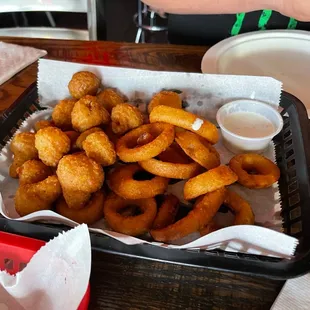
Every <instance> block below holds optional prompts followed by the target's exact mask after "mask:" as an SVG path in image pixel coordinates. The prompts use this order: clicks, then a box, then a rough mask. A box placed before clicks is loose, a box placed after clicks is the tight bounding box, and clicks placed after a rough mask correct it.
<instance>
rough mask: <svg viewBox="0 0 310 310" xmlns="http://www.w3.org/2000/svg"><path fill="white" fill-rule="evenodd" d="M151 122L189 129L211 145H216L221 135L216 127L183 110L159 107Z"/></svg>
mask: <svg viewBox="0 0 310 310" xmlns="http://www.w3.org/2000/svg"><path fill="white" fill-rule="evenodd" d="M150 122H151V123H155V122H163V123H168V124H171V125H175V126H178V127H181V128H184V129H187V130H189V131H192V132H194V133H196V134H198V135H199V136H202V137H203V138H205V139H206V140H207V141H208V142H210V143H211V144H215V143H216V142H217V141H218V140H219V133H218V130H217V128H216V126H215V125H213V124H212V123H210V122H209V121H207V120H205V119H202V118H200V117H198V116H197V115H195V114H193V113H190V112H186V111H184V110H182V109H176V108H171V107H168V106H164V105H159V106H157V107H155V108H154V109H153V110H152V112H151V114H150Z"/></svg>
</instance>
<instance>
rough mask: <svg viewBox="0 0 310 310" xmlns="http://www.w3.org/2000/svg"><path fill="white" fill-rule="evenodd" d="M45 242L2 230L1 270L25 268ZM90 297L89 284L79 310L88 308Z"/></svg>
mask: <svg viewBox="0 0 310 310" xmlns="http://www.w3.org/2000/svg"><path fill="white" fill-rule="evenodd" d="M44 244H45V242H44V241H41V240H37V239H32V238H27V237H23V236H18V235H13V234H8V233H5V232H0V270H6V271H7V272H8V273H10V274H15V273H17V272H18V271H21V270H23V269H24V268H25V267H26V266H27V263H28V262H29V261H30V260H31V258H32V256H33V255H34V254H35V253H36V252H37V251H38V250H39V249H40V248H41V247H42V246H43V245H44ZM89 298H90V287H89V285H88V287H87V291H86V293H85V295H84V297H83V299H82V301H81V303H80V305H79V307H78V310H87V309H88V304H89Z"/></svg>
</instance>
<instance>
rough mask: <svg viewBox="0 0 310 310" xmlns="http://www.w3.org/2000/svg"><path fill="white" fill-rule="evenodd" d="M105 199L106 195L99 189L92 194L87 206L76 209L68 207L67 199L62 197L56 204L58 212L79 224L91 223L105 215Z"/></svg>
mask: <svg viewBox="0 0 310 310" xmlns="http://www.w3.org/2000/svg"><path fill="white" fill-rule="evenodd" d="M104 200H105V195H104V193H103V192H102V191H101V190H99V191H97V192H95V193H94V194H93V195H92V197H91V199H90V200H89V201H88V202H87V204H86V205H85V207H83V208H82V209H79V210H74V209H71V208H69V207H68V205H67V203H66V201H65V199H64V198H63V197H62V198H61V199H60V200H59V201H58V202H57V204H56V212H57V213H59V214H60V215H62V216H64V217H67V218H68V219H70V220H72V221H75V222H77V223H79V224H82V223H85V224H88V225H91V224H94V223H96V222H97V221H99V220H100V219H101V218H102V217H103V204H104Z"/></svg>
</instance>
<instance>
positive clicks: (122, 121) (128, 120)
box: [111, 103, 143, 135]
mask: <svg viewBox="0 0 310 310" xmlns="http://www.w3.org/2000/svg"><path fill="white" fill-rule="evenodd" d="M111 120H112V130H113V132H114V133H116V134H120V135H122V134H124V133H125V132H127V131H128V130H131V129H134V128H136V127H139V126H141V125H142V124H143V115H142V113H141V112H140V110H139V109H138V108H136V107H134V106H132V105H130V104H127V103H120V104H118V105H117V106H116V107H114V108H113V109H112V112H111Z"/></svg>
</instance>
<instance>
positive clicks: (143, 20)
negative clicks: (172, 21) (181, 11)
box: [134, 0, 168, 43]
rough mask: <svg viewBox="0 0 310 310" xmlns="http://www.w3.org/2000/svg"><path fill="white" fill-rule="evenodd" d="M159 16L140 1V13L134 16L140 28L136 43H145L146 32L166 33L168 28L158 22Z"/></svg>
mask: <svg viewBox="0 0 310 310" xmlns="http://www.w3.org/2000/svg"><path fill="white" fill-rule="evenodd" d="M156 18H157V14H156V13H155V12H154V11H153V10H152V9H151V8H150V7H149V6H147V5H146V4H143V3H142V2H141V1H140V0H138V13H136V14H135V15H134V23H135V24H136V27H137V28H138V30H137V34H136V39H135V43H145V42H146V39H145V32H149V33H155V32H166V31H167V29H168V28H167V26H166V25H160V24H159V23H158V21H157V20H156Z"/></svg>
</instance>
